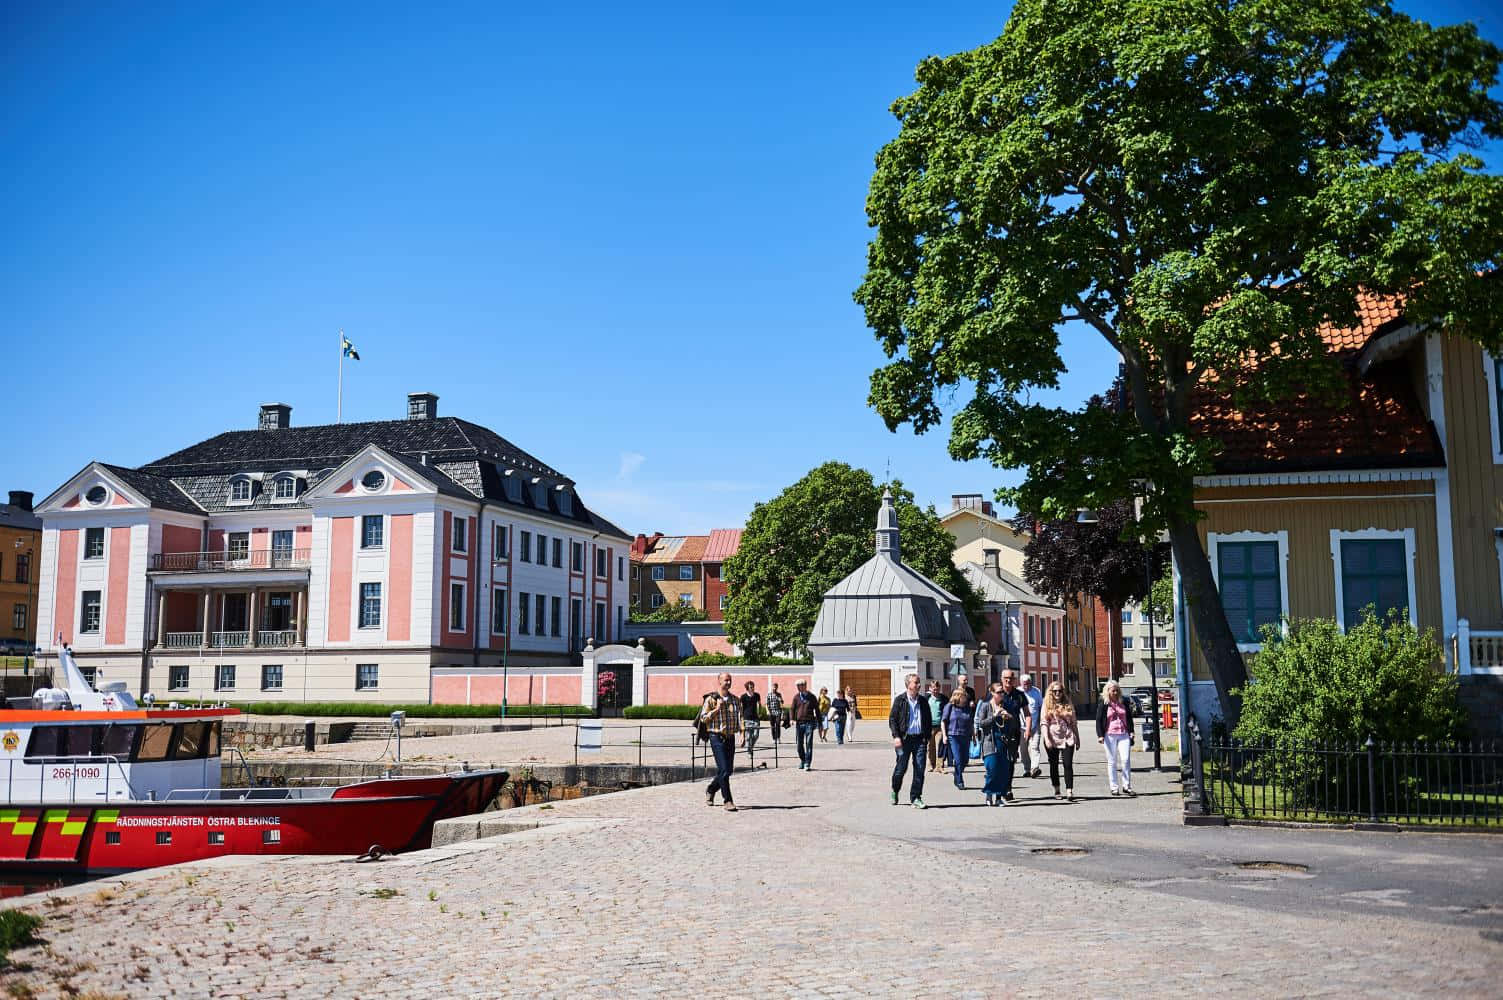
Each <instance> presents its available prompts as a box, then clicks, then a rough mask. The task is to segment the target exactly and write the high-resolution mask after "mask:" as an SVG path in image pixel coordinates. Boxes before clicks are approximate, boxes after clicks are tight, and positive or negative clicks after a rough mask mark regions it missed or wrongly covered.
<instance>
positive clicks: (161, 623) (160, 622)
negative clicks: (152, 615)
mask: <svg viewBox="0 0 1503 1000" xmlns="http://www.w3.org/2000/svg"><path fill="white" fill-rule="evenodd" d="M166 641H167V591H165V590H159V591H157V645H158V646H161V645H162V644H163V643H164V642H166Z"/></svg>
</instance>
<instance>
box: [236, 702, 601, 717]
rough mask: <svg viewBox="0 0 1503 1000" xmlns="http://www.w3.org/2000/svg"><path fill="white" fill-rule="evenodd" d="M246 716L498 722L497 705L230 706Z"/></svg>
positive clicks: (559, 709) (521, 712) (531, 710)
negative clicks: (397, 714)
mask: <svg viewBox="0 0 1503 1000" xmlns="http://www.w3.org/2000/svg"><path fill="white" fill-rule="evenodd" d="M229 706H230V707H231V708H238V709H240V711H242V712H244V713H246V714H247V715H306V716H340V715H346V716H354V717H357V718H382V719H384V718H386V717H387V716H389V715H391V713H393V712H406V713H407V715H408V717H410V718H413V719H499V718H500V717H501V706H500V705H425V704H421V703H419V704H415V705H389V704H380V703H378V702H371V701H248V702H239V703H237V702H230V703H229ZM560 714H562V715H571V716H572V715H580V716H588V715H590V714H591V713H590V710H589V709H588V708H585V707H584V706H583V705H510V704H509V705H507V706H506V715H507V718H512V717H516V718H523V719H525V718H533V717H537V716H545V715H548V716H556V715H560Z"/></svg>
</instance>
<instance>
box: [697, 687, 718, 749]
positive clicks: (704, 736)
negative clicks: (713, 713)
mask: <svg viewBox="0 0 1503 1000" xmlns="http://www.w3.org/2000/svg"><path fill="white" fill-rule="evenodd" d="M712 700H713V701H714V702H715V705H714V708H719V707H720V699H719V698H717V697H716V696H715V695H713V694H712V695H708V696H707V697H706V698H705V700H704V701H702V702H700V704H699V714H698V715H696V716H694V736H695V738H696V739H698V740H699V742H701V743H708V742H709V741H710V724H709V723H708V722H706V721H705V710H706V709H707V708H710V707H711V706H710V702H711V701H712ZM712 710H713V709H712Z"/></svg>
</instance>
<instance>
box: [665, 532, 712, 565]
mask: <svg viewBox="0 0 1503 1000" xmlns="http://www.w3.org/2000/svg"><path fill="white" fill-rule="evenodd" d="M709 540H710V538H709V536H708V535H685V536H684V544H682V545H680V546H679V547H678V551H677V552H676V553H674V555H673V561H674V562H699V561H700V558H701V557H702V556H703V555H704V554H705V543H706V542H708V541H709Z"/></svg>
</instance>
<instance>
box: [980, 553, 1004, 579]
mask: <svg viewBox="0 0 1503 1000" xmlns="http://www.w3.org/2000/svg"><path fill="white" fill-rule="evenodd" d="M1001 554H1002V550H1001V549H982V550H981V559H982V563H983V568H984V569H985V570H986V571H987V572H988V573H990V574H991V575H992V576H995V577H997V578H998V579H1001V578H1002V563H1001V560H1000V559H999V558H998V557H999V556H1001Z"/></svg>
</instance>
